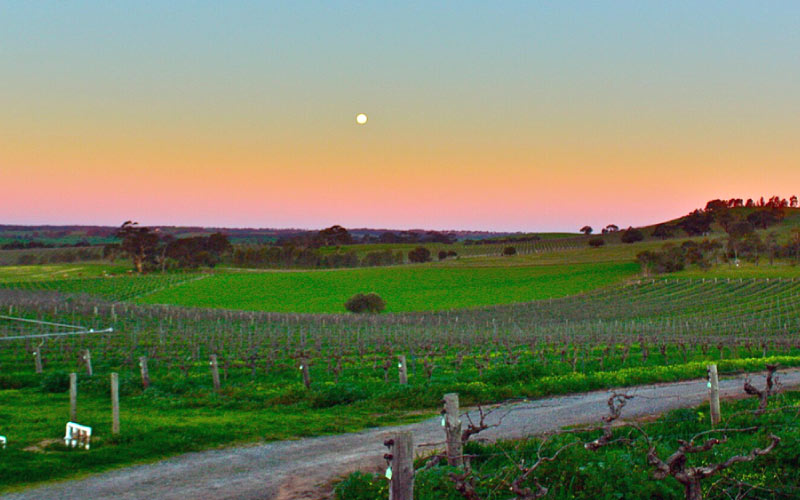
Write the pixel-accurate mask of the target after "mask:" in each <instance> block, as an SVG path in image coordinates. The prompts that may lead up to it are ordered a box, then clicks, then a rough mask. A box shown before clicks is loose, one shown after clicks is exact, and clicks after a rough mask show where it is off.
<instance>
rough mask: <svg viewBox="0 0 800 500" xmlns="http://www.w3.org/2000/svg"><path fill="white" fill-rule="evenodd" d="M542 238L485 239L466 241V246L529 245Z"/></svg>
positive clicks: (536, 236)
mask: <svg viewBox="0 0 800 500" xmlns="http://www.w3.org/2000/svg"><path fill="white" fill-rule="evenodd" d="M541 239H542V238H541V237H540V236H538V235H536V234H531V235H527V236H507V237H503V238H484V239H482V240H464V244H465V245H497V244H503V243H529V242H532V241H539V240H541Z"/></svg>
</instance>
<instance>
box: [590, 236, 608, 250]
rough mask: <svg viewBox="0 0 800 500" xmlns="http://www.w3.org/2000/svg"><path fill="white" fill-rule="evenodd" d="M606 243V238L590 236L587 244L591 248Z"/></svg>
mask: <svg viewBox="0 0 800 500" xmlns="http://www.w3.org/2000/svg"><path fill="white" fill-rule="evenodd" d="M605 244H606V240H604V239H603V238H592V239H591V240H589V246H590V247H593V248H597V247H601V246H603V245H605Z"/></svg>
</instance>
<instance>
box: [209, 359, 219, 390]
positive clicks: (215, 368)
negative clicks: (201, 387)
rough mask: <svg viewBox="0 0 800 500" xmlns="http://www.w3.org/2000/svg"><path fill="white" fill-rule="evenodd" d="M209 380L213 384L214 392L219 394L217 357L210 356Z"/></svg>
mask: <svg viewBox="0 0 800 500" xmlns="http://www.w3.org/2000/svg"><path fill="white" fill-rule="evenodd" d="M211 380H212V381H213V382H214V391H215V392H219V390H220V385H219V367H218V366H217V355H216V354H212V355H211Z"/></svg>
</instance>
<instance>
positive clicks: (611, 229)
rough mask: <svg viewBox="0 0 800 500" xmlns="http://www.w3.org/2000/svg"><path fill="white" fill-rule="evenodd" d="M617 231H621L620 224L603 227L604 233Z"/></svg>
mask: <svg viewBox="0 0 800 500" xmlns="http://www.w3.org/2000/svg"><path fill="white" fill-rule="evenodd" d="M617 231H619V226H617V225H616V224H609V225H607V226H606V227H604V228H603V234H606V233H616V232H617Z"/></svg>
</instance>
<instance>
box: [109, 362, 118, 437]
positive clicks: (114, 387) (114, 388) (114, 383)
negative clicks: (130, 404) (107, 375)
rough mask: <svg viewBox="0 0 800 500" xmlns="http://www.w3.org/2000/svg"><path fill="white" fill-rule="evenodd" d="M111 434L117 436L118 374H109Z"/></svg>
mask: <svg viewBox="0 0 800 500" xmlns="http://www.w3.org/2000/svg"><path fill="white" fill-rule="evenodd" d="M111 434H119V374H117V372H112V373H111Z"/></svg>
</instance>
